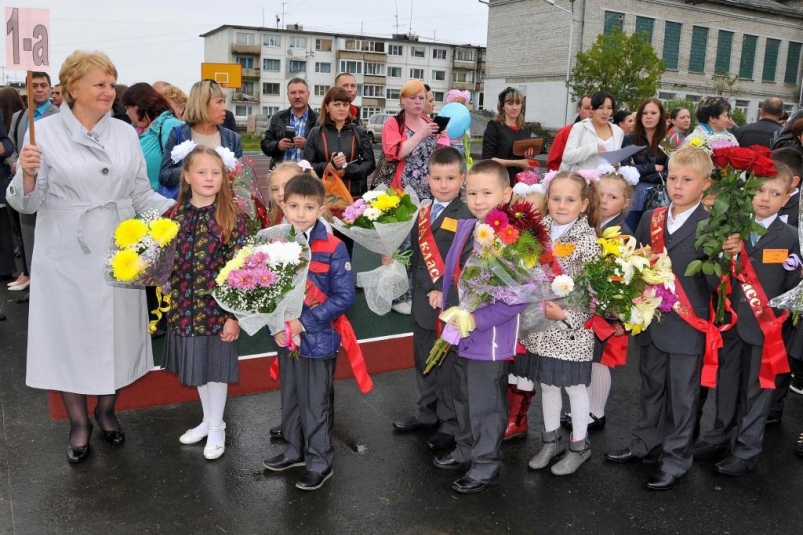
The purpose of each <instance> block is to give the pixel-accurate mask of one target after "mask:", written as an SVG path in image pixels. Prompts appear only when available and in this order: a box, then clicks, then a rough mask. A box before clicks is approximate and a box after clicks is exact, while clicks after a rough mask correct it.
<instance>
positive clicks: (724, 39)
mask: <svg viewBox="0 0 803 535" xmlns="http://www.w3.org/2000/svg"><path fill="white" fill-rule="evenodd" d="M732 48H733V32H728V31H725V30H719V34H717V59H716V63H715V64H714V73H715V74H730V72H731V49H732Z"/></svg>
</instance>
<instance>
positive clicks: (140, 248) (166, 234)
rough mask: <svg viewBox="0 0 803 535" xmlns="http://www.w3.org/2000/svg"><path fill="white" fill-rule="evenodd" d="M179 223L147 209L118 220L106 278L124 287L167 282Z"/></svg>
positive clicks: (171, 267)
mask: <svg viewBox="0 0 803 535" xmlns="http://www.w3.org/2000/svg"><path fill="white" fill-rule="evenodd" d="M177 234H178V223H176V222H175V221H173V220H172V219H168V218H166V217H161V216H160V215H159V214H158V213H157V212H156V211H154V210H150V211H148V212H145V213H143V214H140V215H139V216H138V217H135V218H132V219H126V220H125V221H121V222H120V224H119V225H118V226H117V228H116V229H115V230H114V237H113V239H112V244H111V246H110V248H109V255H108V260H107V263H106V267H107V270H106V279H107V280H108V281H110V282H112V283H115V284H122V285H126V286H162V285H165V284H167V283H168V282H169V280H170V273H172V271H173V263H174V262H175V253H176V240H175V238H176V235H177Z"/></svg>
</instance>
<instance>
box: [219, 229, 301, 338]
mask: <svg viewBox="0 0 803 535" xmlns="http://www.w3.org/2000/svg"><path fill="white" fill-rule="evenodd" d="M309 262H310V251H309V246H308V245H307V243H306V242H305V241H304V237H303V236H302V235H298V234H297V233H296V231H295V228H294V227H293V226H292V225H276V226H273V227H270V228H268V229H265V230H262V231H260V232H259V234H257V235H256V236H252V237H251V238H249V239H248V240H247V241H246V243H245V245H244V246H243V247H242V248H241V249H240V250H239V251H237V253H236V254H235V256H234V258H232V259H231V260H229V261H228V262H227V263H226V265H225V266H224V267H223V269H221V270H220V273H219V274H218V276H217V278H216V280H215V282H216V286H215V289H214V291H213V294H212V295H213V296H214V297H215V300H216V301H217V302H218V303H219V304H220V306H221V307H222V308H223V309H224V310H226V311H227V312H231V313H232V314H234V315H235V316H236V317H237V320H238V321H239V322H240V327H241V328H242V329H243V330H244V331H245V332H247V333H248V334H249V335H251V336H253V335H254V334H256V333H257V331H259V330H260V329H261V328H262V327H264V326H267V327H268V330H269V331H270V333H271V334H272V335H273V334H276V333H278V332H280V331H283V330H285V323H286V322H287V321H288V320H290V319H293V318H298V317H299V316H301V309H302V307H303V305H304V290H305V288H306V280H307V271H308V269H309Z"/></svg>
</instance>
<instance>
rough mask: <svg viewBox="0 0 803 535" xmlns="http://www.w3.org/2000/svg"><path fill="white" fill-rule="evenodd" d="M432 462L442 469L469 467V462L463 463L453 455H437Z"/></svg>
mask: <svg viewBox="0 0 803 535" xmlns="http://www.w3.org/2000/svg"><path fill="white" fill-rule="evenodd" d="M432 464H434V465H435V467H436V468H440V469H441V470H461V469H466V468H468V465H469V463H461V462H459V461H457V460H455V458H454V457H452V456H451V455H444V456H443V457H435V458H434V459H433V460H432Z"/></svg>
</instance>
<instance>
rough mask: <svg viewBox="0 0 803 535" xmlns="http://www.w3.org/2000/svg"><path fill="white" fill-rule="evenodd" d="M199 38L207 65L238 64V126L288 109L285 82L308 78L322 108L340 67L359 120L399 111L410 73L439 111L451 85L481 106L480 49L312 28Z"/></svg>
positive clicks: (244, 30) (238, 29)
mask: <svg viewBox="0 0 803 535" xmlns="http://www.w3.org/2000/svg"><path fill="white" fill-rule="evenodd" d="M201 37H203V38H204V61H205V62H213V63H239V64H240V65H242V67H243V70H242V73H243V86H242V88H240V89H239V90H233V91H230V92H229V99H230V100H229V109H231V110H232V111H233V112H234V115H235V117H236V118H237V120H238V122H240V123H244V122H245V121H246V119H247V117H248V116H250V115H265V116H271V115H273V114H274V113H276V112H277V111H279V110H281V109H284V108H287V107H288V105H289V104H288V101H287V81H288V80H290V79H291V78H294V77H300V78H303V79H305V80H306V81H307V83H308V84H309V87H310V106H312V107H313V108H314V109H316V110H319V109H320V106H321V102H322V101H323V97H324V95H325V94H326V92H327V91H328V90H329V88H330V87H332V85H333V84H334V79H335V76H337V74H338V73H341V72H349V73H351V74H353V75H354V77H355V78H356V80H357V86H358V92H357V94H358V96H357V100H356V101H355V105H356V106H358V107H359V108H360V109H361V115H362V119H363V120H365V119H368V118H369V117H370V116H371V115H373V114H374V113H380V112H385V111H387V112H391V113H395V112H397V111H399V109H400V104H399V93H400V91H401V88H402V85H403V84H404V83H405V82H406V81H408V80H410V79H413V78H418V79H421V80H423V81H424V82H425V83H427V84H429V85H430V86H431V87H432V90H433V93H434V95H435V103H436V110H437V109H438V108H440V107H442V106H443V105H444V104H445V102H446V92H447V91H449V89H452V88H457V89H464V90H468V91H470V92H471V102H472V104H473V105H474V107H475V108H482V104H483V89H484V86H483V80H484V76H485V47H480V46H473V45H461V46H458V45H455V44H449V43H437V42H429V41H427V42H423V41H421V40H420V39H419V38H418V37H417V36H414V35H393V36H392V37H380V36H367V35H346V34H332V33H322V32H312V31H305V30H304V28H303V27H302V26H299V25H290V26H288V27H287V28H285V29H272V28H260V27H251V26H232V25H223V26H220V27H218V28H216V29H214V30H212V31H210V32H207V33H204V34H202V35H201Z"/></svg>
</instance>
